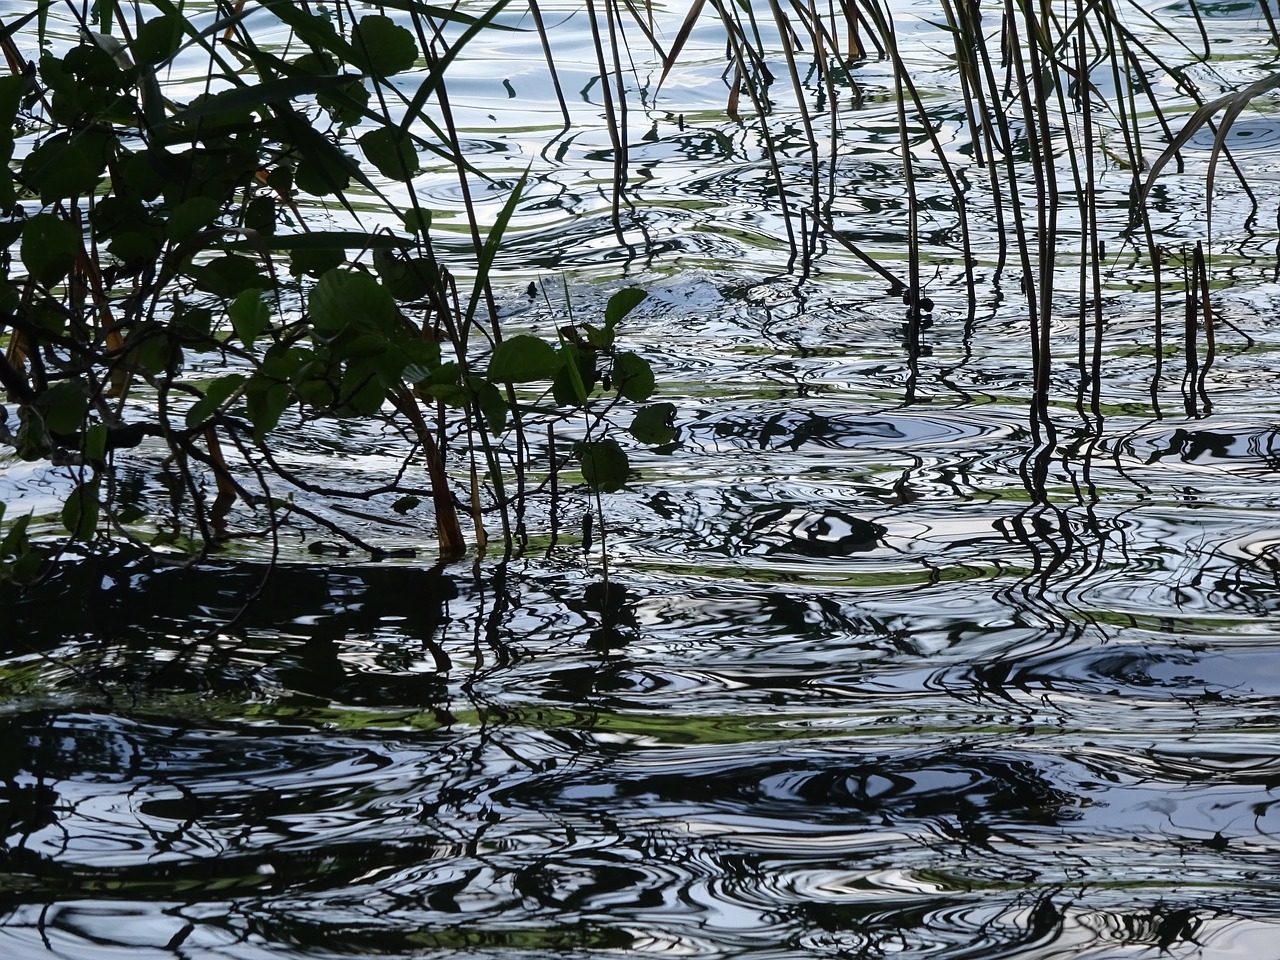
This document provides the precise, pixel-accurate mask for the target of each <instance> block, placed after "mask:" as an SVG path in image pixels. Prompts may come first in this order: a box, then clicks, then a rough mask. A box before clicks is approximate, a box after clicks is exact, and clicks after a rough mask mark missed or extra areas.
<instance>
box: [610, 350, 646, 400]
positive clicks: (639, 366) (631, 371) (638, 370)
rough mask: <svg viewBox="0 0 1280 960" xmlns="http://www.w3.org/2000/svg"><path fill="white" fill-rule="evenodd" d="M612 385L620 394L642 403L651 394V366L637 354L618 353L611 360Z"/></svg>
mask: <svg viewBox="0 0 1280 960" xmlns="http://www.w3.org/2000/svg"><path fill="white" fill-rule="evenodd" d="M613 386H614V388H615V389H616V390H617V391H618V394H619V395H620V396H623V397H626V398H627V399H628V400H634V401H635V402H636V403H642V402H644V401H645V400H648V399H649V397H651V396H653V387H654V379H653V368H652V367H651V366H649V361H648V360H646V359H644V357H641V356H639V355H638V354H634V353H620V354H618V355H617V356H616V357H614V360H613Z"/></svg>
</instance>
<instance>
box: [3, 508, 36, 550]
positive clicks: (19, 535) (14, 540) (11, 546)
mask: <svg viewBox="0 0 1280 960" xmlns="http://www.w3.org/2000/svg"><path fill="white" fill-rule="evenodd" d="M33 516H34V514H30V513H28V514H27V515H26V516H23V517H19V518H18V519H17V520H15V521H13V523H11V524H9V532H8V533H6V534H5V535H4V541H3V542H0V558H3V557H20V556H22V555H23V554H24V553H26V552H27V550H28V548H29V545H28V543H27V526H28V525H29V524H30V523H31V518H32V517H33Z"/></svg>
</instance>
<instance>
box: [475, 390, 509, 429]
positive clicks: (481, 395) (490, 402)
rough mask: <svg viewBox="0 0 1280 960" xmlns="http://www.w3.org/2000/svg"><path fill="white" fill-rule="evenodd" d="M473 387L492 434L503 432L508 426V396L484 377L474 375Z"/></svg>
mask: <svg viewBox="0 0 1280 960" xmlns="http://www.w3.org/2000/svg"><path fill="white" fill-rule="evenodd" d="M470 383H471V389H472V390H473V391H475V395H476V406H478V407H479V408H480V413H481V415H482V416H483V417H484V422H485V426H487V427H488V428H489V432H490V433H491V434H499V433H502V431H503V430H505V429H506V428H507V398H506V396H505V395H504V394H503V392H502V391H501V390H499V389H498V388H497V387H495V386H494V385H493V384H492V383H490V382H489V381H488V380H485V379H483V378H482V377H472V378H471V380H470Z"/></svg>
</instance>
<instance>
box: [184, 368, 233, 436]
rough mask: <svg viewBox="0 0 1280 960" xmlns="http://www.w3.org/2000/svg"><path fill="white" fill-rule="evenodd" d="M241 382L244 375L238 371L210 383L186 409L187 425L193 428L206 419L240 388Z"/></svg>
mask: <svg viewBox="0 0 1280 960" xmlns="http://www.w3.org/2000/svg"><path fill="white" fill-rule="evenodd" d="M243 383H244V377H243V376H242V375H241V374H238V373H231V374H228V375H227V376H225V377H219V378H218V379H217V380H214V381H213V382H212V383H210V384H209V386H208V389H206V390H205V393H204V396H203V397H201V398H200V399H199V400H197V401H196V402H195V403H193V404H192V405H191V409H190V410H188V411H187V427H188V428H189V429H192V430H194V429H195V428H196V427H198V426H200V424H202V423H204V422H205V421H206V420H208V419H209V417H210V416H212V415H213V413H214V411H215V410H217V409H218V408H219V407H221V406H222V405H223V404H224V403H226V401H227V398H228V397H230V396H231V395H232V394H233V393H235V392H236V391H237V390H239V389H240V385H241V384H243Z"/></svg>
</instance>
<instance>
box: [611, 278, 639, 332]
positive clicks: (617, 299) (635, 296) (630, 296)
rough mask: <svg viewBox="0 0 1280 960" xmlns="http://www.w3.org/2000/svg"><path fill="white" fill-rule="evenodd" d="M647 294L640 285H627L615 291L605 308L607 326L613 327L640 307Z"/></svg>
mask: <svg viewBox="0 0 1280 960" xmlns="http://www.w3.org/2000/svg"><path fill="white" fill-rule="evenodd" d="M647 296H648V294H647V293H645V292H644V291H643V290H641V289H640V288H639V287H627V288H626V289H624V290H619V291H618V292H617V293H615V294H614V295H613V296H612V297H610V298H609V303H608V305H607V306H606V307H605V308H604V325H605V328H606V329H613V327H614V326H616V325H617V323H618V321H619V320H621V319H622V318H623V317H625V316H626V315H627V314H628V313H630V312H631V311H632V310H634V309H635V308H636V307H638V306H639V305H640V302H641V301H642V300H644V298H645V297H647Z"/></svg>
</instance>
